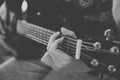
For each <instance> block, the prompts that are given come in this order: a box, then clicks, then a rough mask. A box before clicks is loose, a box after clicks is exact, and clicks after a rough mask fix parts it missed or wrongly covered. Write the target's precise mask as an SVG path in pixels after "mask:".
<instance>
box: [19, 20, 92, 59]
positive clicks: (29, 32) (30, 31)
mask: <svg viewBox="0 0 120 80" xmlns="http://www.w3.org/2000/svg"><path fill="white" fill-rule="evenodd" d="M17 32H18V33H19V34H21V35H23V36H25V37H27V38H30V39H32V40H34V41H36V42H39V43H42V44H44V45H47V44H48V40H49V38H50V36H51V35H52V34H53V33H55V31H52V30H49V29H46V28H43V27H40V26H37V25H34V24H31V23H28V22H26V21H19V20H18V22H17ZM64 39H65V40H64V41H63V43H62V45H61V46H60V48H61V49H64V50H65V51H66V52H67V53H69V54H70V55H71V56H72V57H74V56H75V51H76V43H77V39H75V38H71V37H68V36H64ZM86 44H91V43H86ZM82 49H86V48H84V47H83V46H82ZM91 50H92V49H91ZM81 56H83V57H85V58H86V59H90V60H91V59H92V58H90V57H89V56H87V55H85V54H82V55H81Z"/></svg>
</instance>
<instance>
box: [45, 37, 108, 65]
mask: <svg viewBox="0 0 120 80" xmlns="http://www.w3.org/2000/svg"><path fill="white" fill-rule="evenodd" d="M48 37H49V36H48ZM45 43H46V45H47V41H46V40H45ZM62 47H65V48H66V46H65V45H63V46H62ZM69 49H70V50H73V54H75V49H71V48H70V47H69ZM82 49H84V48H82ZM85 50H86V49H85ZM72 57H74V56H72ZM81 57H82V58H85V59H89V60H90V61H92V60H93V58H91V57H90V56H88V55H86V54H84V53H82V54H81ZM99 64H101V65H103V66H105V67H107V65H105V64H104V63H102V62H99Z"/></svg>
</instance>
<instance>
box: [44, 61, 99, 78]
mask: <svg viewBox="0 0 120 80" xmlns="http://www.w3.org/2000/svg"><path fill="white" fill-rule="evenodd" d="M90 70H91V69H90V68H88V67H87V65H85V64H84V63H83V62H82V61H77V60H73V61H72V62H71V63H70V64H68V65H67V66H66V67H64V68H62V69H60V70H59V71H55V70H52V71H51V72H49V74H48V75H47V76H46V77H45V78H44V80H99V79H98V77H94V76H91V75H89V74H87V72H88V71H90Z"/></svg>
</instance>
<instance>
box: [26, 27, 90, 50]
mask: <svg viewBox="0 0 120 80" xmlns="http://www.w3.org/2000/svg"><path fill="white" fill-rule="evenodd" d="M29 30H30V29H29ZM25 31H26V30H25ZM27 31H28V30H27ZM34 32H35V33H34ZM30 33H31V34H32V33H33V35H34V36H37V35H36V34H37V33H39V34H42V35H44V36H42V39H44V38H43V37H45V39H44V40H46V38H47V41H48V38H49V37H50V35H47V34H46V33H44V32H43V31H42V32H40V31H39V32H36V30H35V31H33V30H31V31H30ZM39 34H38V36H37V37H40V35H39ZM69 40H70V39H69ZM64 42H65V43H66V42H68V40H64ZM71 42H72V41H69V44H70V43H71ZM70 47H73V48H75V47H76V43H75V42H74V44H73V42H72V43H71V45H70ZM85 47H86V48H89V47H87V46H85Z"/></svg>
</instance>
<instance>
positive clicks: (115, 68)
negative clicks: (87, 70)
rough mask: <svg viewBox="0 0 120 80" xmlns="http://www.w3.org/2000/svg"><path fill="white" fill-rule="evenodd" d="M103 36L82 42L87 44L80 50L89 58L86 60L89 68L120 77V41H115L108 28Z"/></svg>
mask: <svg viewBox="0 0 120 80" xmlns="http://www.w3.org/2000/svg"><path fill="white" fill-rule="evenodd" d="M104 36H105V38H104V39H101V38H97V39H95V38H94V39H91V40H88V41H87V43H86V42H84V43H83V45H84V46H87V47H86V48H85V49H86V50H82V52H83V53H84V54H86V55H88V56H90V57H91V58H90V59H89V61H88V62H87V61H86V60H85V59H83V60H84V61H86V63H87V64H89V65H90V67H91V68H94V69H96V70H98V71H100V72H103V73H106V74H109V75H111V76H112V77H114V78H117V79H120V62H119V61H120V41H116V40H115V39H114V36H113V31H112V30H110V29H108V30H106V31H105V34H104Z"/></svg>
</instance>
